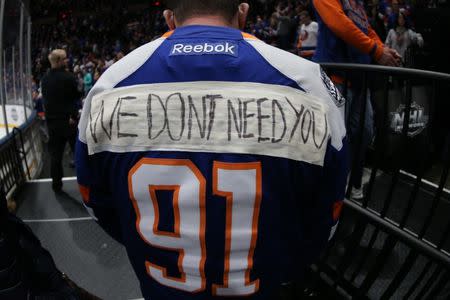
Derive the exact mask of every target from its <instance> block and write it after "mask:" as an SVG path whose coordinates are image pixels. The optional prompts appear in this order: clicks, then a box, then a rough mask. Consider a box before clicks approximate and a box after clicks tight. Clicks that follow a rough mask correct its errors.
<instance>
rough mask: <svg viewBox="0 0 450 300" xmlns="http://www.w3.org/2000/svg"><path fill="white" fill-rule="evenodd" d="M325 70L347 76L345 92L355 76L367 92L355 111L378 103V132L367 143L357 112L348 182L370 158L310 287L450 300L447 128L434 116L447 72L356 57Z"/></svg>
mask: <svg viewBox="0 0 450 300" xmlns="http://www.w3.org/2000/svg"><path fill="white" fill-rule="evenodd" d="M322 67H323V68H324V69H325V70H326V71H327V73H330V74H338V75H339V76H340V77H341V79H343V86H344V89H343V90H344V93H345V94H346V95H344V96H350V91H351V90H353V89H354V88H355V84H354V81H353V80H356V82H357V84H358V85H360V86H359V91H360V95H359V99H363V100H362V101H361V100H360V101H359V102H360V103H358V105H360V107H359V108H360V110H359V111H361V112H365V111H367V109H368V106H369V105H371V106H372V107H374V112H375V117H374V124H375V128H376V129H375V132H376V134H375V138H374V140H373V142H371V143H369V144H368V145H364V142H363V140H364V130H363V128H364V126H367V125H366V124H367V122H366V121H367V118H369V115H368V114H366V113H364V114H361V117H360V118H359V120H357V121H358V124H359V131H356V132H353V133H351V132H350V134H353V135H354V136H353V138H351V140H352V143H353V144H354V147H355V149H360V150H362V151H359V150H356V151H352V156H353V157H352V159H353V164H352V172H351V175H350V178H351V179H350V182H353V179H354V177H355V176H358V175H357V168H358V161H359V162H360V161H364V160H362V159H361V158H362V157H364V156H366V157H367V159H366V160H365V164H364V166H365V173H366V176H365V177H366V180H365V184H364V197H363V198H362V199H360V200H354V199H351V195H352V190H353V187H352V185H351V184H349V186H348V190H347V200H345V208H344V211H343V216H342V218H341V224H340V225H339V227H338V230H337V233H336V235H335V239H334V241H333V242H332V244H331V245H330V247H329V248H328V249H327V250H326V251H325V253H324V255H323V257H322V258H321V261H320V262H319V263H317V264H316V265H314V266H313V271H314V272H313V273H314V274H315V275H316V276H315V284H319V283H321V284H323V283H324V282H325V283H326V284H327V285H328V286H329V287H331V288H333V289H334V290H335V291H336V292H339V294H340V295H341V296H342V297H343V298H347V299H449V297H450V284H449V279H450V278H449V277H450V193H449V191H448V189H446V185H447V187H448V182H450V181H449V177H448V175H449V168H450V151H449V149H448V148H449V143H450V132H444V131H442V126H441V124H440V123H437V121H439V120H436V115H437V112H438V110H439V107H440V106H441V105H442V103H440V102H439V101H438V99H440V100H441V101H448V100H449V99H445V98H440V97H438V95H440V91H441V92H444V91H445V90H446V89H448V88H449V87H450V75H449V74H442V73H435V72H429V71H421V70H413V69H401V68H388V67H379V66H365V65H353V64H345V65H342V64H323V65H322ZM369 95H370V97H369ZM443 95H445V94H443ZM353 98H354V99H353V101H355V99H356V98H357V97H355V95H353ZM366 99H370V101H366ZM349 110H350V108H346V111H347V115H350V114H351V113H352V112H351V111H349ZM441 121H442V120H441ZM347 124H348V123H347ZM438 131H439V132H440V133H439V134H438V136H436V132H438ZM443 140H447V142H446V143H441V141H443ZM365 146H367V148H366V149H365ZM432 181H435V183H433V182H432ZM315 284H314V285H315Z"/></svg>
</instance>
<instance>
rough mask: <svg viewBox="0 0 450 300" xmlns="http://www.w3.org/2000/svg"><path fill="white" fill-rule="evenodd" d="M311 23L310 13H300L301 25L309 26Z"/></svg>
mask: <svg viewBox="0 0 450 300" xmlns="http://www.w3.org/2000/svg"><path fill="white" fill-rule="evenodd" d="M310 23H311V16H310V15H309V13H308V11H306V10H304V11H302V12H301V13H300V24H305V25H309V24H310Z"/></svg>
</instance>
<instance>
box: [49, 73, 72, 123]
mask: <svg viewBox="0 0 450 300" xmlns="http://www.w3.org/2000/svg"><path fill="white" fill-rule="evenodd" d="M41 86H42V94H43V98H44V101H45V110H46V117H47V118H49V119H60V118H63V119H67V120H68V119H69V116H70V115H71V114H73V113H74V111H76V101H77V100H78V98H79V93H78V90H77V83H76V79H75V77H74V76H73V75H72V74H70V73H69V72H66V71H65V70H64V69H62V68H59V69H51V70H50V71H49V72H48V73H47V74H46V75H45V76H44V77H43V78H42V82H41Z"/></svg>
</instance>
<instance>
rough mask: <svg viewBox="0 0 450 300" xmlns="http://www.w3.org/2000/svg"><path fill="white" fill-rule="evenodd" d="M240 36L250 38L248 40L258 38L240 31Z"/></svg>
mask: <svg viewBox="0 0 450 300" xmlns="http://www.w3.org/2000/svg"><path fill="white" fill-rule="evenodd" d="M242 37H243V38H244V39H250V40H257V39H258V38H257V37H256V36H254V35H251V34H250V33H247V32H242Z"/></svg>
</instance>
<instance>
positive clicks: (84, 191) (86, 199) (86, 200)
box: [78, 184, 91, 204]
mask: <svg viewBox="0 0 450 300" xmlns="http://www.w3.org/2000/svg"><path fill="white" fill-rule="evenodd" d="M78 187H79V189H80V194H81V197H82V198H83V202H84V203H86V204H89V202H90V196H89V194H90V192H91V189H90V188H88V187H86V186H84V185H81V184H79V185H78Z"/></svg>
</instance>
